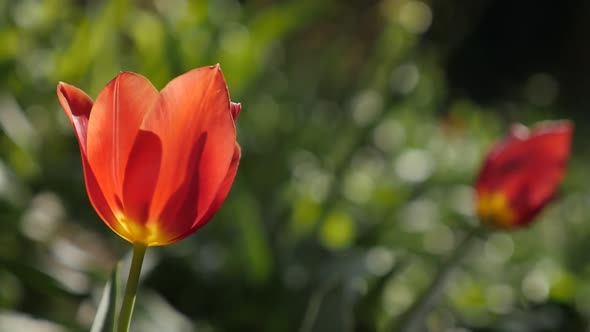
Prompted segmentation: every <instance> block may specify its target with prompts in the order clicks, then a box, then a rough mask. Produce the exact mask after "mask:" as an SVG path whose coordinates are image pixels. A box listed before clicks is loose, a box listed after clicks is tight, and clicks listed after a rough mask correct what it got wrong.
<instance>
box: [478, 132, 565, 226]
mask: <svg viewBox="0 0 590 332" xmlns="http://www.w3.org/2000/svg"><path fill="white" fill-rule="evenodd" d="M572 133H573V125H572V124H571V123H570V122H568V121H556V122H548V123H543V124H541V125H539V126H536V127H535V128H533V129H532V130H531V131H529V130H528V129H527V128H526V127H524V126H515V127H513V128H512V130H511V132H510V134H509V135H508V137H507V138H506V139H505V140H504V141H502V142H500V143H498V144H496V145H495V146H494V147H493V148H492V150H491V152H490V153H489V154H488V157H487V158H486V160H485V162H484V166H483V168H482V171H481V172H480V174H479V176H478V178H477V180H476V189H477V192H478V193H480V194H481V193H484V192H488V193H489V192H501V193H502V194H504V195H506V197H507V199H508V201H509V202H510V207H511V209H512V210H513V211H514V212H515V213H516V214H517V218H516V222H517V223H518V224H526V223H528V222H530V221H531V220H532V218H533V217H534V216H535V215H536V214H537V213H538V212H540V210H541V208H542V207H543V206H544V205H545V204H547V203H548V202H549V201H550V200H551V199H552V198H553V197H554V195H555V190H556V188H557V185H558V184H559V182H560V181H561V180H562V178H563V177H564V175H565V169H566V163H567V160H568V158H569V154H570V145H571V138H572Z"/></svg>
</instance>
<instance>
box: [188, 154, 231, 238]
mask: <svg viewBox="0 0 590 332" xmlns="http://www.w3.org/2000/svg"><path fill="white" fill-rule="evenodd" d="M241 156H242V151H241V149H240V146H239V145H238V143H236V146H235V148H234V155H233V157H232V160H231V164H230V165H229V169H228V171H227V174H226V175H225V178H224V179H223V182H221V185H220V186H219V190H218V191H217V195H216V196H215V199H214V200H213V202H212V203H211V205H210V206H209V209H208V210H207V213H206V214H205V215H204V216H203V217H202V218H201V219H200V220H195V223H194V224H193V229H194V231H196V230H197V229H199V228H201V227H203V226H204V225H205V224H206V223H207V222H208V221H209V220H210V219H211V218H212V217H213V216H214V215H215V213H217V211H218V210H219V208H221V205H222V204H223V202H224V201H225V198H226V197H227V195H228V194H229V191H230V189H231V186H232V184H233V183H234V179H235V177H236V173H237V172H238V165H239V164H240V157H241Z"/></svg>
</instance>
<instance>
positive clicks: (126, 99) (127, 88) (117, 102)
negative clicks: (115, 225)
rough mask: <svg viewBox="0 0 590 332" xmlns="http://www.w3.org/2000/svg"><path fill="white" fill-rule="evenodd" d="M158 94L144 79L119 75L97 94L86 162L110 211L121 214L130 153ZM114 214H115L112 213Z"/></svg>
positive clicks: (90, 121) (90, 123)
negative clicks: (123, 188) (111, 209)
mask: <svg viewBox="0 0 590 332" xmlns="http://www.w3.org/2000/svg"><path fill="white" fill-rule="evenodd" d="M158 96H159V95H158V91H157V90H156V89H155V88H154V86H153V85H152V84H151V83H150V82H149V81H148V80H147V79H146V78H145V77H143V76H141V75H138V74H134V73H129V72H122V73H120V74H119V75H117V77H116V78H115V79H113V80H112V81H111V82H109V84H108V85H107V86H106V87H105V88H104V89H103V90H102V91H101V92H100V94H99V95H98V98H97V99H96V102H95V103H94V106H93V107H92V111H91V113H90V118H89V120H88V148H87V150H88V162H89V164H90V166H91V168H92V170H93V171H94V174H95V176H96V179H97V182H98V183H99V184H100V186H101V189H102V192H103V193H104V194H105V198H106V200H107V201H108V202H109V205H110V206H111V208H113V209H114V210H115V211H117V210H118V211H119V212H122V211H121V210H123V202H122V187H123V180H124V174H125V173H124V172H125V169H126V167H127V161H128V158H129V154H130V152H131V149H132V147H133V143H134V141H135V138H136V136H137V134H138V131H139V128H140V126H141V123H142V122H143V119H144V117H145V114H147V113H148V112H149V111H150V110H151V109H152V108H153V107H154V106H155V105H156V102H157V100H158ZM115 214H117V212H115Z"/></svg>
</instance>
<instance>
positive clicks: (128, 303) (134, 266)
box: [117, 243, 147, 332]
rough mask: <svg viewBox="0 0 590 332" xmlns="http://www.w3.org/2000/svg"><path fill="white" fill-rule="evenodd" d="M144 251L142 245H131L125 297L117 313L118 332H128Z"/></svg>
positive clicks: (145, 247) (145, 246)
mask: <svg viewBox="0 0 590 332" xmlns="http://www.w3.org/2000/svg"><path fill="white" fill-rule="evenodd" d="M146 250H147V245H145V244H143V243H135V244H134V245H133V258H132V259H131V267H130V268H129V277H128V278H127V285H126V286H125V297H124V298H123V304H122V305H121V312H120V313H119V329H118V330H117V331H118V332H128V331H129V326H130V325H131V315H132V314H133V307H134V306H135V297H136V295H137V286H138V284H139V275H140V274H141V265H142V264H143V257H144V256H145V252H146Z"/></svg>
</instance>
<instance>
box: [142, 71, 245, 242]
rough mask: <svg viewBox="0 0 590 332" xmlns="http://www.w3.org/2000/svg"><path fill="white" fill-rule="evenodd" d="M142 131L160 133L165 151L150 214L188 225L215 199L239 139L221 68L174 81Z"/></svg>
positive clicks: (201, 214) (189, 74)
mask: <svg viewBox="0 0 590 332" xmlns="http://www.w3.org/2000/svg"><path fill="white" fill-rule="evenodd" d="M143 129H145V130H148V131H151V132H154V133H155V134H156V135H157V136H158V137H160V138H161V140H162V149H163V156H162V166H161V170H160V176H159V179H158V184H157V185H156V190H155V192H154V198H153V201H152V205H151V211H150V218H152V219H158V220H160V221H161V222H162V223H165V224H170V223H174V228H175V229H178V230H182V229H189V228H190V227H191V224H192V223H193V221H194V220H196V219H199V218H202V216H203V215H205V213H206V212H207V210H208V208H209V206H210V205H211V202H212V201H213V200H214V198H215V195H216V194H217V192H218V190H219V187H220V185H221V183H222V181H223V180H224V178H225V176H226V174H227V170H228V168H229V165H230V162H231V160H232V155H233V151H234V145H235V141H236V131H235V125H234V121H233V118H232V114H231V110H230V100H229V93H228V91H227V86H226V84H225V80H224V78H223V74H222V73H221V70H220V68H219V66H218V65H217V66H211V67H202V68H198V69H195V70H192V71H189V72H188V73H186V74H184V75H181V76H179V77H177V78H176V79H174V80H172V81H171V82H170V83H169V84H168V85H167V86H166V87H165V88H164V89H163V90H162V91H161V96H160V100H159V103H158V107H157V108H155V109H154V111H152V112H151V113H149V114H148V115H147V117H146V119H145V122H144V124H143ZM187 199H188V201H187Z"/></svg>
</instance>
